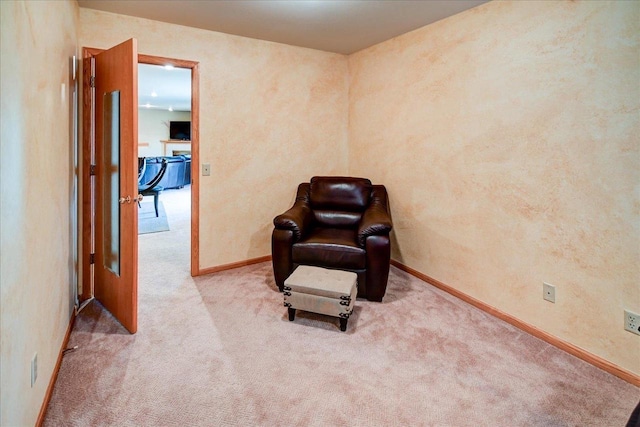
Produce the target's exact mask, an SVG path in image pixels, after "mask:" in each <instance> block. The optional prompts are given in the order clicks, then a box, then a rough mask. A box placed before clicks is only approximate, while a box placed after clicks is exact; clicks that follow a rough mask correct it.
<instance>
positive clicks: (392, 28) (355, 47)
mask: <svg viewBox="0 0 640 427" xmlns="http://www.w3.org/2000/svg"><path fill="white" fill-rule="evenodd" d="M486 1H488V0H414V1H406V0H217V1H204V0H182V1H176V0H127V1H123V0H78V4H79V5H80V7H84V8H91V9H98V10H103V11H107V12H112V13H118V14H122V15H130V16H137V17H141V18H146V19H152V20H156V21H161V22H169V23H172V24H179V25H186V26H190V27H195V28H202V29H206V30H211V31H219V32H223V33H228V34H235V35H239V36H244V37H251V38H256V39H261V40H269V41H273V42H278V43H285V44H289V45H294V46H302V47H308V48H311V49H318V50H324V51H328V52H336V53H342V54H351V53H353V52H357V51H359V50H361V49H365V48H367V47H369V46H372V45H374V44H377V43H380V42H382V41H385V40H388V39H390V38H393V37H395V36H398V35H400V34H404V33H406V32H409V31H411V30H414V29H417V28H420V27H423V26H425V25H428V24H431V23H433V22H436V21H439V20H441V19H444V18H446V17H448V16H451V15H455V14H456V13H460V12H462V11H465V10H467V9H471V8H473V7H475V6H478V5H480V4H482V3H485V2H486ZM176 70H178V69H176ZM176 70H173V71H174V72H168V71H166V70H164V69H162V67H157V69H156V68H155V67H152V66H149V68H147V67H142V68H140V69H139V92H140V93H139V103H140V104H141V105H144V104H146V103H149V104H150V105H151V106H153V107H151V108H163V109H168V108H169V106H172V108H173V109H174V110H176V111H188V110H190V109H191V106H190V101H189V99H190V93H191V89H190V87H188V88H187V87H186V84H185V83H184V81H182V79H183V78H184V76H185V75H186V76H187V78H188V79H189V85H190V73H189V72H188V71H187V70H182V71H183V73H178V72H175V71H176ZM174 78H177V80H174ZM172 86H175V88H171V87H172ZM160 87H162V88H163V89H162V91H160V90H159V89H158V88H160ZM154 90H155V91H156V93H157V94H158V96H157V97H151V95H150V94H151V91H154ZM180 93H182V94H183V95H184V96H183V97H182V99H180ZM185 96H186V98H185Z"/></svg>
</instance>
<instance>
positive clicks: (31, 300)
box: [0, 1, 78, 426]
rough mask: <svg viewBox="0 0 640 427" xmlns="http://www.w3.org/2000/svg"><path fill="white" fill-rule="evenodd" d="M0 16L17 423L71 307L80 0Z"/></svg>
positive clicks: (25, 416) (1, 260) (28, 410)
mask: <svg viewBox="0 0 640 427" xmlns="http://www.w3.org/2000/svg"><path fill="white" fill-rule="evenodd" d="M0 19H1V21H0V28H1V31H2V36H1V37H0V43H1V47H0V55H1V59H0V94H1V99H2V114H1V116H0V117H1V119H0V120H1V123H2V126H1V129H2V130H1V134H0V141H1V144H0V147H1V154H0V161H1V165H2V166H1V167H0V206H1V210H2V220H1V221H0V282H1V283H2V285H1V293H0V313H1V314H0V322H1V324H2V327H1V343H0V348H1V350H0V354H1V362H0V379H1V386H0V425H3V426H18V425H20V426H22V425H34V424H35V422H36V418H37V416H38V412H39V410H40V407H41V405H42V402H43V400H44V395H45V392H46V390H47V386H48V385H49V379H50V378H51V375H52V373H53V368H54V366H55V363H56V360H57V357H58V351H59V350H60V346H61V345H62V340H63V339H64V335H65V332H66V329H67V326H68V324H69V319H70V317H71V313H72V310H73V299H74V298H73V288H72V286H73V282H74V280H75V274H74V271H73V269H74V260H73V243H72V242H73V241H74V235H75V226H73V225H72V224H73V218H72V217H73V214H74V212H75V209H76V205H75V202H74V199H73V193H74V187H73V186H74V181H73V179H72V177H73V173H74V172H73V171H74V165H73V153H74V145H73V144H74V141H73V139H72V137H71V131H70V129H71V116H70V111H71V104H70V100H71V99H72V98H71V94H72V89H71V88H72V84H71V83H72V82H71V73H70V64H71V57H72V56H73V55H74V54H76V53H77V52H76V42H77V32H76V30H77V26H78V5H77V3H76V2H75V1H38V2H30V1H28V2H22V1H21V2H13V1H11V2H9V1H2V2H0ZM63 85H64V87H63ZM35 352H37V353H38V379H37V381H36V383H35V385H34V387H33V388H31V384H30V363H31V357H32V356H33V354H34V353H35Z"/></svg>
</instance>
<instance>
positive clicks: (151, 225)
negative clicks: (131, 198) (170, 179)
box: [138, 192, 169, 234]
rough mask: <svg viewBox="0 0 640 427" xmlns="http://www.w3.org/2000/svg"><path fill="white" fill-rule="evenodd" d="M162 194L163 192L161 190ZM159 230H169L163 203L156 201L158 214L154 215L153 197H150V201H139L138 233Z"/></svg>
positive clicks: (156, 231)
mask: <svg viewBox="0 0 640 427" xmlns="http://www.w3.org/2000/svg"><path fill="white" fill-rule="evenodd" d="M162 194H165V193H164V192H163V193H162ZM161 231H169V222H168V221H167V213H166V211H165V209H164V203H162V201H158V216H156V210H155V208H154V206H153V197H151V201H149V202H143V203H140V208H139V210H138V234H149V233H158V232H161Z"/></svg>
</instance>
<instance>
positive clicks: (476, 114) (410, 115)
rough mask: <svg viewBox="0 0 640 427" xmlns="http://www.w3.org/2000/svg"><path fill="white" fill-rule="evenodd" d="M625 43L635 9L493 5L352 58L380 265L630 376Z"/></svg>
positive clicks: (637, 364) (637, 288) (635, 94)
mask: <svg viewBox="0 0 640 427" xmlns="http://www.w3.org/2000/svg"><path fill="white" fill-rule="evenodd" d="M639 38H640V3H638V2H595V1H594V2H539V1H535V2H523V1H518V2H490V3H487V4H485V5H482V6H480V7H477V8H475V9H472V10H470V11H468V12H466V13H462V14H459V15H456V16H453V17H451V18H449V19H446V20H443V21H440V22H438V23H435V24H433V25H430V26H427V27H423V28H421V29H419V30H416V31H414V32H411V33H408V34H405V35H402V36H399V37H397V38H394V39H392V40H389V41H386V42H384V43H381V44H379V45H376V46H373V47H371V48H369V49H366V50H364V51H361V52H358V53H356V54H354V55H351V56H350V57H349V71H350V104H349V114H350V127H349V168H350V173H351V174H354V175H366V176H369V177H371V178H372V179H373V180H374V181H375V182H378V183H384V184H386V185H387V187H388V190H389V192H390V199H391V206H392V211H393V217H394V224H395V232H394V244H395V245H394V249H393V255H392V256H393V258H394V259H397V260H399V261H400V262H402V263H404V264H406V265H408V266H410V267H412V268H414V269H417V270H418V271H421V272H423V273H425V274H427V275H429V276H431V277H433V278H435V279H438V280H440V281H442V282H444V283H447V284H449V285H451V286H453V287H455V288H457V289H459V290H461V291H462V292H465V293H466V294H469V295H471V296H473V297H475V298H478V299H480V300H482V301H484V302H485V303H487V304H489V305H491V306H494V307H497V308H498V309H500V310H502V311H505V312H507V313H509V314H511V315H513V316H515V317H517V318H519V319H522V320H523V321H525V322H527V323H530V324H532V325H535V326H537V327H539V328H541V329H543V330H545V331H547V332H549V333H551V334H553V335H555V336H557V337H559V338H561V339H563V340H566V341H568V342H570V343H573V344H575V345H577V346H579V347H582V348H584V349H586V350H588V351H589V352H592V353H594V354H596V355H599V356H601V357H603V358H605V359H607V360H609V361H611V362H613V363H615V364H617V365H619V366H621V367H623V368H626V369H627V370H630V371H632V372H634V373H636V374H640V337H638V336H637V335H633V334H631V333H629V332H626V331H624V330H623V308H629V309H633V310H634V311H636V312H640V262H639V261H640V231H639V226H640V220H639V219H640V200H639V184H640V150H639V148H640V147H639V146H640V144H639V137H638V135H640V120H639V117H640V116H639V105H640V48H639ZM543 281H547V282H550V283H552V284H554V285H555V286H556V289H557V291H556V292H557V295H556V298H557V302H556V304H551V303H548V302H546V301H543V299H542V282H543ZM461 326H462V327H464V326H468V327H473V325H461Z"/></svg>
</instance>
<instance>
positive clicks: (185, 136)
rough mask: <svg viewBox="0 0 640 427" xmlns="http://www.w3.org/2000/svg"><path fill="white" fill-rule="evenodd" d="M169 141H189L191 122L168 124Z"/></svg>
mask: <svg viewBox="0 0 640 427" xmlns="http://www.w3.org/2000/svg"><path fill="white" fill-rule="evenodd" d="M169 139H180V140H183V141H190V140H191V122H169Z"/></svg>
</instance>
